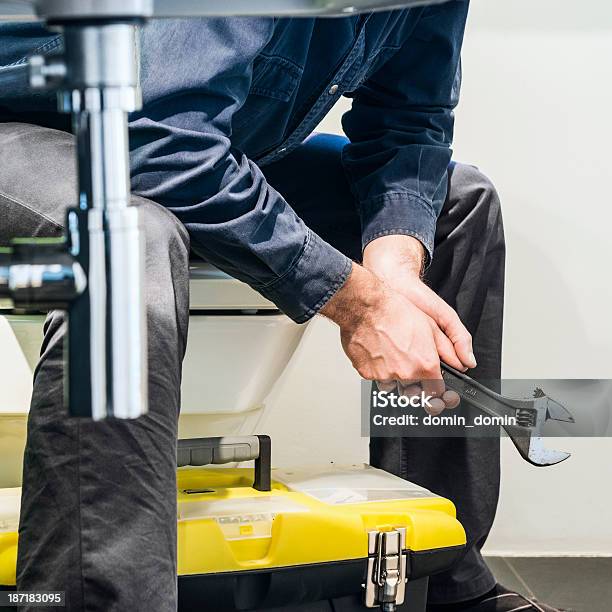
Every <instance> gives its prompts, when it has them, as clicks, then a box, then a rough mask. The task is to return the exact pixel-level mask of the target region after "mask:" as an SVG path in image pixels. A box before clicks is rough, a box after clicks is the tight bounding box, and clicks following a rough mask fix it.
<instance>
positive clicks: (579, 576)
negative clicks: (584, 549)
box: [487, 557, 612, 612]
mask: <svg viewBox="0 0 612 612" xmlns="http://www.w3.org/2000/svg"><path fill="white" fill-rule="evenodd" d="M487 562H488V563H489V565H490V567H491V569H492V571H493V573H494V574H495V576H496V577H497V578H498V580H499V582H501V583H502V584H504V585H505V586H507V587H508V588H512V589H516V590H519V591H520V592H522V593H523V594H526V595H528V596H535V597H536V598H537V599H539V600H540V601H543V602H545V603H548V604H549V605H554V606H557V607H561V608H566V609H570V610H573V611H574V612H611V611H612V558H601V557H598V558H593V557H510V558H502V557H489V558H488V559H487Z"/></svg>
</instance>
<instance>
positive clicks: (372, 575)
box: [365, 527, 408, 612]
mask: <svg viewBox="0 0 612 612" xmlns="http://www.w3.org/2000/svg"><path fill="white" fill-rule="evenodd" d="M407 579H408V562H407V558H406V529H405V528H403V527H401V528H397V529H392V530H391V531H370V532H369V533H368V574H367V576H366V583H365V590H366V593H365V605H366V607H367V608H376V607H380V608H381V609H382V610H383V611H384V612H394V610H395V609H396V606H398V605H401V604H403V603H404V596H405V593H406V580H407Z"/></svg>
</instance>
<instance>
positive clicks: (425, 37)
mask: <svg viewBox="0 0 612 612" xmlns="http://www.w3.org/2000/svg"><path fill="white" fill-rule="evenodd" d="M468 5H469V2H468V1H467V0H455V1H452V2H448V3H445V4H441V5H437V6H431V7H427V8H425V9H423V11H422V14H421V16H420V18H419V20H418V22H417V24H416V26H415V28H414V30H413V31H412V32H411V34H410V35H409V36H408V38H407V39H406V40H405V41H404V43H403V45H402V47H401V48H400V49H398V50H397V52H395V53H394V54H393V56H392V57H391V58H390V59H389V60H388V61H387V62H386V63H385V64H384V65H383V66H382V67H381V68H380V69H379V70H377V71H376V73H375V74H374V75H373V76H372V77H370V78H369V79H368V80H367V81H366V82H365V83H364V84H363V85H362V86H361V87H360V88H359V89H358V90H357V91H356V92H355V93H354V94H353V103H352V107H351V109H350V110H349V111H348V112H347V113H346V114H345V115H344V117H343V119H342V124H343V128H344V131H345V133H346V135H347V136H348V138H349V140H350V144H348V145H347V146H346V147H345V149H344V153H343V163H344V166H345V169H346V173H347V176H348V177H349V180H350V182H351V186H352V189H353V191H354V193H355V196H356V199H357V203H358V209H359V212H360V216H361V225H362V236H363V247H364V248H365V246H366V245H367V244H368V243H369V242H371V241H372V240H374V239H375V238H378V237H380V236H385V235H389V234H405V235H409V236H414V237H415V238H418V239H419V240H420V241H421V242H422V243H423V245H424V247H425V248H426V250H427V253H428V254H429V256H430V257H431V256H432V254H433V246H434V234H435V228H436V222H437V217H438V215H439V214H440V211H441V210H442V205H443V203H444V199H445V197H446V190H447V168H448V165H449V163H450V160H451V155H452V152H451V149H450V145H451V142H452V137H453V123H454V113H453V110H454V108H455V106H456V104H457V102H458V97H459V87H460V81H461V67H460V55H461V45H462V42H463V34H464V29H465V22H466V19H467V12H468Z"/></svg>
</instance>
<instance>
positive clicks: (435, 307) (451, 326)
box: [363, 235, 476, 371]
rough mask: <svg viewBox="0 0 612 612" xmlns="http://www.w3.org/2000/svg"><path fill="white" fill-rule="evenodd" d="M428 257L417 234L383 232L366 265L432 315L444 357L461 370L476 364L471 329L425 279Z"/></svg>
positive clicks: (371, 245)
mask: <svg viewBox="0 0 612 612" xmlns="http://www.w3.org/2000/svg"><path fill="white" fill-rule="evenodd" d="M424 257H425V251H424V248H423V245H422V244H421V243H420V242H419V241H418V240H417V239H416V238H412V237H411V236H399V235H394V236H383V237H381V238H377V239H376V240H373V241H372V242H370V243H369V244H368V245H367V246H366V248H365V250H364V254H363V265H364V267H365V268H366V269H368V270H370V271H371V272H372V273H374V274H375V275H376V276H377V277H378V278H380V279H381V280H382V281H383V282H384V283H385V284H386V285H387V286H388V287H390V288H391V289H392V290H394V291H397V292H398V293H401V294H402V295H404V296H405V297H407V298H408V299H409V300H410V301H411V302H412V304H414V305H415V306H416V307H417V308H418V309H419V310H421V311H422V312H423V313H425V314H426V315H427V316H428V317H429V319H430V321H429V324H430V326H431V329H432V333H433V336H434V340H435V344H436V348H437V351H438V354H439V356H440V359H441V360H442V361H444V362H445V363H447V364H448V365H450V366H452V367H453V368H455V369H457V370H461V371H465V370H467V369H468V368H474V367H476V358H475V357H474V353H473V350H472V337H471V336H470V333H469V332H468V330H467V329H466V328H465V326H464V325H463V323H461V320H460V319H459V316H458V315H457V313H456V312H455V311H454V310H453V309H452V308H451V307H450V306H449V305H448V304H447V303H446V302H445V301H444V300H443V299H442V298H440V297H439V296H438V295H436V294H435V293H434V292H433V291H432V290H431V289H430V288H429V287H428V286H427V285H426V284H425V283H424V282H423V281H422V280H421V271H422V268H423V261H424Z"/></svg>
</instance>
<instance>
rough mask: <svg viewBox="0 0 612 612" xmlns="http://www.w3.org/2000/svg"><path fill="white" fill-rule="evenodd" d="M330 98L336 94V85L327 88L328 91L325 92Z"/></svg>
mask: <svg viewBox="0 0 612 612" xmlns="http://www.w3.org/2000/svg"><path fill="white" fill-rule="evenodd" d="M327 93H328V94H329V95H330V96H333V95H334V94H336V93H338V85H332V86H331V87H330V88H329V91H328V92H327Z"/></svg>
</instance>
